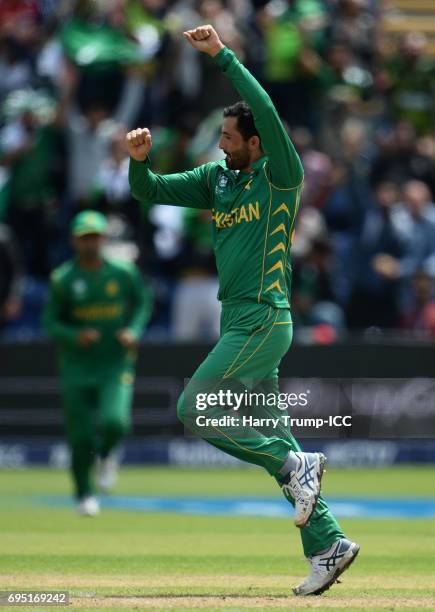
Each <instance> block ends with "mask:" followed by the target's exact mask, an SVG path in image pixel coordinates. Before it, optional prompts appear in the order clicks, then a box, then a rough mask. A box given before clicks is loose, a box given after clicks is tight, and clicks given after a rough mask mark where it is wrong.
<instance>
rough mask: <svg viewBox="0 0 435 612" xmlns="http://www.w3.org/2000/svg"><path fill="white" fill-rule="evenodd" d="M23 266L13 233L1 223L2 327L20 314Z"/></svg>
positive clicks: (0, 295)
mask: <svg viewBox="0 0 435 612" xmlns="http://www.w3.org/2000/svg"><path fill="white" fill-rule="evenodd" d="M20 285H21V266H20V263H19V260H18V254H17V248H16V245H15V242H14V240H13V238H12V234H11V232H10V231H9V229H8V227H7V226H6V225H3V224H0V329H1V328H2V327H3V325H4V324H5V323H7V322H9V321H11V320H13V319H15V318H16V317H18V315H19V314H20V308H21V287H20Z"/></svg>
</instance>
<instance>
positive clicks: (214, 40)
mask: <svg viewBox="0 0 435 612" xmlns="http://www.w3.org/2000/svg"><path fill="white" fill-rule="evenodd" d="M184 36H185V38H186V39H187V40H188V41H189V42H190V44H191V45H192V46H193V47H195V49H198V51H202V52H204V53H207V54H208V55H210V56H211V57H213V58H214V60H215V61H216V62H217V63H218V64H219V66H220V67H221V68H222V70H223V72H224V74H226V76H227V77H228V78H229V79H230V80H231V82H232V83H233V85H234V87H235V88H236V89H237V91H238V92H239V94H240V96H241V97H242V98H243V100H244V101H245V102H246V103H247V104H248V105H249V106H250V108H251V110H252V114H253V115H254V122H255V127H256V128H257V130H258V133H259V135H260V139H261V148H262V150H263V151H264V153H265V154H266V155H267V156H268V158H269V168H270V174H271V180H272V183H273V184H274V185H275V186H276V187H280V188H282V189H286V188H287V189H289V188H292V187H296V186H298V185H300V184H301V183H302V181H303V177H304V172H303V168H302V164H301V161H300V159H299V156H298V154H297V153H296V151H295V148H294V146H293V144H292V142H291V140H290V138H289V136H288V134H287V132H286V130H285V128H284V126H283V124H282V121H281V119H280V118H279V115H278V113H277V110H276V108H275V106H274V104H273V102H272V100H271V99H270V97H269V95H268V94H267V93H266V91H265V90H264V89H263V88H262V87H261V85H260V84H259V83H258V81H257V80H256V79H255V78H254V77H253V76H252V74H251V73H250V72H249V70H247V69H246V68H245V67H244V66H243V64H241V63H240V62H239V60H238V59H237V57H236V56H235V55H234V53H233V52H232V51H231V50H230V49H228V48H227V47H225V46H224V45H223V43H222V42H221V40H220V39H219V36H218V35H217V33H216V31H215V30H214V29H213V27H212V26H210V25H206V26H201V27H199V28H196V29H195V30H189V31H187V32H184Z"/></svg>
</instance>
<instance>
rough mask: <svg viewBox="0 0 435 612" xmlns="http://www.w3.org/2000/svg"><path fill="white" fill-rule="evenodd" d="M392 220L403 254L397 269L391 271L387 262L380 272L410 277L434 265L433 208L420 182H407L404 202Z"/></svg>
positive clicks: (429, 197) (434, 215)
mask: <svg viewBox="0 0 435 612" xmlns="http://www.w3.org/2000/svg"><path fill="white" fill-rule="evenodd" d="M392 219H393V223H394V226H395V228H396V230H397V232H398V234H399V236H400V238H401V241H402V243H403V248H404V253H403V257H402V258H401V260H400V262H397V266H396V267H393V266H392V267H391V268H390V263H386V265H385V266H382V268H380V271H381V272H382V271H383V272H384V273H385V274H386V275H390V276H395V275H396V276H400V277H405V278H410V277H411V276H413V275H414V274H415V272H416V271H417V270H418V269H419V268H422V267H425V266H426V265H428V264H430V263H431V262H433V256H434V254H435V205H434V204H433V202H432V201H431V194H430V191H429V189H428V187H427V185H425V184H424V183H422V182H421V181H409V182H408V183H406V184H405V187H404V190H403V203H402V204H399V205H398V206H397V207H395V209H394V211H393V217H392ZM433 271H434V273H435V266H434V270H433Z"/></svg>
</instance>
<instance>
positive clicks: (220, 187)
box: [216, 174, 228, 193]
mask: <svg viewBox="0 0 435 612" xmlns="http://www.w3.org/2000/svg"><path fill="white" fill-rule="evenodd" d="M227 185H228V177H227V176H226V175H225V174H221V175H220V177H219V178H218V182H217V185H216V193H223V192H224V191H225V188H226V186H227Z"/></svg>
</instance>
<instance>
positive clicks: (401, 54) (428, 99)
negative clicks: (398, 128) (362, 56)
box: [385, 32, 435, 134]
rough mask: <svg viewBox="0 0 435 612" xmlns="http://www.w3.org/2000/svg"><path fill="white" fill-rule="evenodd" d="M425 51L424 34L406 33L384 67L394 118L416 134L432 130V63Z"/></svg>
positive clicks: (434, 89) (434, 71)
mask: <svg viewBox="0 0 435 612" xmlns="http://www.w3.org/2000/svg"><path fill="white" fill-rule="evenodd" d="M426 48H427V39H426V37H425V35H424V34H422V33H419V32H409V33H408V34H406V35H405V36H404V37H403V39H402V41H401V44H400V46H399V50H398V53H397V54H394V56H393V57H392V58H391V59H390V60H389V61H388V62H387V65H386V67H385V70H386V72H387V75H388V81H389V92H390V99H391V100H390V102H391V109H392V113H393V118H394V119H395V120H396V121H407V122H409V123H411V125H412V126H413V127H414V128H415V130H416V131H417V132H418V133H419V134H422V133H424V132H427V131H428V130H433V128H434V126H435V121H434V113H433V109H434V106H435V62H434V60H433V58H431V57H429V56H428V55H427V53H426Z"/></svg>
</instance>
